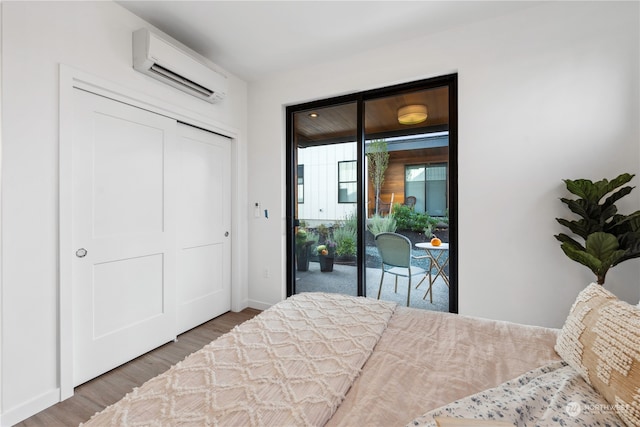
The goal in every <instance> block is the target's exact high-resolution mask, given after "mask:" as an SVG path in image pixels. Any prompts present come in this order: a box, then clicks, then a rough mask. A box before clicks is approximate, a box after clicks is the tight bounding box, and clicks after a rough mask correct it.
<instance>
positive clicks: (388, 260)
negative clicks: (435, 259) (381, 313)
mask: <svg viewBox="0 0 640 427" xmlns="http://www.w3.org/2000/svg"><path fill="white" fill-rule="evenodd" d="M375 239H376V247H377V248H378V252H380V257H381V258H382V277H380V288H379V289H378V299H380V293H381V292H382V282H383V281H384V274H385V273H389V274H393V275H394V276H396V281H395V282H396V283H395V292H396V293H398V276H401V277H407V278H408V280H409V284H408V285H409V286H408V287H407V307H408V306H409V300H410V297H411V276H415V275H417V274H422V275H423V277H422V279H423V280H424V277H426V276H425V273H426V270H425V269H423V268H420V267H417V266H412V265H411V260H412V259H421V258H426V257H416V256H413V255H411V240H409V239H408V238H407V237H405V236H403V235H402V234H398V233H380V234H378V235H376V237H375Z"/></svg>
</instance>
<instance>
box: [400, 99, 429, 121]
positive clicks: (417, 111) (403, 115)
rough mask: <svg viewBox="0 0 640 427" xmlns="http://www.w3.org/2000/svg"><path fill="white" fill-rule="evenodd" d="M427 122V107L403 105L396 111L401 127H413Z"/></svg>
mask: <svg viewBox="0 0 640 427" xmlns="http://www.w3.org/2000/svg"><path fill="white" fill-rule="evenodd" d="M425 120H427V106H426V105H422V104H414V105H405V106H404V107H401V108H399V109H398V122H399V123H400V124H403V125H415V124H418V123H422V122H424V121H425Z"/></svg>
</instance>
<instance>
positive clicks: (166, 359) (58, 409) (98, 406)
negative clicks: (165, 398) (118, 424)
mask: <svg viewBox="0 0 640 427" xmlns="http://www.w3.org/2000/svg"><path fill="white" fill-rule="evenodd" d="M258 313H260V311H259V310H254V309H251V308H247V309H245V310H243V311H241V312H239V313H232V312H229V313H225V314H223V315H222V316H219V317H216V318H215V319H213V320H210V321H208V322H207V323H204V324H202V325H200V326H198V327H196V328H194V329H191V330H190V331H187V332H185V333H183V334H181V335H179V336H178V341H177V342H171V343H168V344H165V345H163V346H161V347H158V348H157V349H155V350H152V351H150V352H149V353H146V354H144V355H142V356H140V357H138V358H136V359H134V360H132V361H130V362H128V363H126V364H124V365H122V366H119V367H117V368H115V369H113V370H111V371H109V372H107V373H105V374H103V375H101V376H99V377H97V378H95V379H93V380H91V381H89V382H86V383H84V384H82V385H80V386H78V387H76V389H75V392H74V395H73V397H71V398H69V399H67V400H65V401H63V402H60V403H58V404H56V405H54V406H52V407H50V408H47V409H45V410H44V411H42V412H39V413H37V414H36V415H34V416H32V417H30V418H27V419H26V420H24V421H22V422H21V423H18V424H16V426H20V427H31V426H47V427H49V426H65V427H66V426H77V425H78V424H80V423H82V422H85V421H87V420H89V418H91V416H92V415H93V414H95V413H96V412H98V411H101V410H102V409H104V408H106V407H107V406H109V405H111V404H113V403H115V402H117V401H118V400H120V399H121V398H122V397H124V395H125V394H127V393H129V392H130V391H131V390H133V388H134V387H138V386H140V385H142V384H143V383H144V382H146V381H147V380H149V379H151V378H153V377H155V376H156V375H158V374H161V373H162V372H164V371H166V370H167V369H169V368H170V367H171V366H172V365H175V364H176V363H177V362H179V361H181V360H182V359H184V358H185V357H186V356H188V355H189V354H191V353H193V352H194V351H197V350H199V349H201V348H202V347H204V346H205V345H206V344H208V343H209V342H211V341H212V340H214V339H216V338H218V337H219V336H221V335H223V334H225V333H226V332H228V331H230V330H231V329H232V328H233V327H234V326H236V325H238V324H240V323H242V322H244V321H245V320H249V319H251V318H252V317H254V316H255V315H256V314H258Z"/></svg>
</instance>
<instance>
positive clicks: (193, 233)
mask: <svg viewBox="0 0 640 427" xmlns="http://www.w3.org/2000/svg"><path fill="white" fill-rule="evenodd" d="M179 133H180V163H181V167H180V170H181V173H180V184H179V185H180V187H179V191H178V194H179V196H178V199H179V203H178V271H179V273H178V282H177V304H178V333H181V332H184V331H186V330H188V329H191V328H193V327H194V326H197V325H199V324H201V323H203V322H206V321H207V320H210V319H212V318H214V317H216V316H219V315H220V314H222V313H225V312H227V311H229V310H230V309H231V274H230V270H231V247H230V246H231V245H230V241H231V240H230V236H229V231H230V228H231V192H230V176H231V175H230V173H231V172H230V171H231V170H230V164H231V140H230V139H229V138H225V137H222V136H220V135H216V134H214V133H211V132H207V131H204V130H201V129H197V128H193V127H191V126H187V125H182V124H180V125H179Z"/></svg>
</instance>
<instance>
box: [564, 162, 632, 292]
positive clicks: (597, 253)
mask: <svg viewBox="0 0 640 427" xmlns="http://www.w3.org/2000/svg"><path fill="white" fill-rule="evenodd" d="M634 176H635V175H631V174H628V173H624V174H622V175H620V176H618V177H617V178H615V179H613V180H611V181H608V180H607V179H603V180H601V181H597V182H592V181H590V180H587V179H577V180H570V179H565V180H564V182H565V184H566V186H567V190H569V192H571V193H572V194H575V195H576V196H578V198H577V199H567V198H561V199H560V200H561V201H562V202H563V203H565V204H566V205H567V207H568V208H569V209H570V210H571V212H573V213H574V214H576V215H578V216H579V217H580V219H578V220H568V219H563V218H556V220H557V221H558V222H559V223H560V224H562V225H564V226H565V227H567V228H568V229H569V230H571V232H572V233H573V234H576V235H577V236H579V237H580V238H581V239H582V241H583V242H580V241H578V240H576V239H574V238H573V237H570V236H569V235H567V234H564V233H560V234H557V235H556V236H555V238H556V239H558V240H559V241H560V243H561V248H562V250H563V251H564V253H565V254H566V255H567V256H568V257H569V258H570V259H572V260H574V261H576V262H579V263H580V264H582V265H585V266H586V267H588V268H589V269H590V270H591V271H592V272H593V273H594V274H595V275H596V278H597V282H598V283H599V284H600V285H603V284H604V281H605V277H606V275H607V272H608V271H609V269H610V268H611V267H614V266H616V265H618V264H620V263H621V262H623V261H626V260H629V259H632V258H638V257H640V211H636V212H633V213H632V214H630V215H622V214H619V213H618V208H617V207H616V205H615V203H616V202H617V201H618V200H620V199H621V198H622V197H624V196H626V195H627V194H629V193H630V192H631V190H633V188H634V187H631V186H624V185H625V184H626V183H628V182H629V181H631V179H632V178H633V177H634ZM623 186H624V187H623ZM607 195H608V196H607ZM605 196H607V197H606V198H605ZM603 199H604V200H603Z"/></svg>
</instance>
